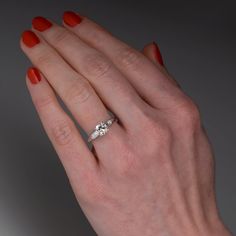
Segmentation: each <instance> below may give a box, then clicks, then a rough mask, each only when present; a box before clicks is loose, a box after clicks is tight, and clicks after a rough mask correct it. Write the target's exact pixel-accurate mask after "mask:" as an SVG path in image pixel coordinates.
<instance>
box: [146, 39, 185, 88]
mask: <svg viewBox="0 0 236 236" xmlns="http://www.w3.org/2000/svg"><path fill="white" fill-rule="evenodd" d="M142 52H143V54H144V55H145V56H146V57H147V58H148V59H149V60H150V61H152V62H153V63H154V64H156V65H161V66H163V68H164V70H165V73H166V74H167V78H168V79H170V82H171V83H173V84H174V85H175V86H178V87H179V88H180V85H179V83H178V82H177V81H176V80H175V79H174V78H172V77H170V76H168V71H167V70H166V67H165V66H164V62H163V58H162V55H161V52H160V49H159V47H158V45H157V44H156V43H155V42H153V43H150V44H147V45H146V46H145V47H144V48H143V51H142Z"/></svg>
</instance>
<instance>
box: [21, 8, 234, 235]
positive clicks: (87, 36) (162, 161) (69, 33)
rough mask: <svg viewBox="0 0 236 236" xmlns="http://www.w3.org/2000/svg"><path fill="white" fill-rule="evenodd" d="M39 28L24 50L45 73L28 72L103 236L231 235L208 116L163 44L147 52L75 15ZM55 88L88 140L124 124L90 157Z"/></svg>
mask: <svg viewBox="0 0 236 236" xmlns="http://www.w3.org/2000/svg"><path fill="white" fill-rule="evenodd" d="M33 31H34V33H33ZM33 31H26V32H24V33H23V35H22V40H21V47H22V49H23V51H24V52H25V54H26V55H27V56H28V57H29V59H30V60H31V61H32V63H33V64H34V66H35V67H37V68H38V69H39V70H40V71H41V73H42V74H41V73H39V72H38V70H37V69H35V68H31V69H29V71H28V76H27V78H29V80H28V79H27V85H28V88H29V91H30V93H31V96H32V99H33V102H34V105H35V107H36V109H37V111H38V113H39V116H40V118H41V121H42V123H43V125H44V128H45V130H46V132H47V134H48V136H49V138H50V140H51V141H52V143H53V145H54V147H55V149H56V151H57V153H58V155H59V157H60V160H61V161H62V163H63V165H64V168H65V170H66V173H67V175H68V177H69V180H70V183H71V185H72V188H73V190H74V192H75V195H76V197H77V199H78V201H79V203H80V206H81V207H82V209H83V211H84V212H85V214H86V216H87V217H88V220H89V221H90V223H91V224H92V226H93V227H94V230H95V231H96V232H97V234H98V235H101V236H134V235H135V236H139V235H142V236H146V235H147V236H154V235H155V236H156V235H160V236H172V235H174V236H178V235H181V236H183V235H188V236H195V235H204V236H205V235H206V236H208V235H214V236H218V235H219V236H223V235H230V233H229V232H228V231H227V229H226V228H225V226H224V225H223V223H222V222H221V220H220V218H219V214H218V211H217V207H216V201H215V193H214V173H213V169H214V168H213V166H214V163H213V155H212V150H211V147H210V145H209V142H208V139H207V137H206V134H205V132H204V130H203V128H202V125H201V120H200V115H199V110H198V108H197V106H196V105H195V104H194V102H193V101H192V100H191V99H190V98H189V97H188V96H187V95H185V94H184V92H183V91H182V90H181V89H180V87H179V86H178V85H177V83H176V82H175V81H174V80H173V79H172V78H171V77H170V75H169V74H168V73H167V71H166V70H165V68H164V66H163V62H162V59H161V56H160V53H159V51H158V48H157V47H156V46H155V45H150V46H149V47H146V48H145V50H144V54H142V53H140V52H138V51H136V50H135V49H132V48H130V47H129V46H128V45H126V44H125V43H123V42H121V41H119V40H118V39H116V38H115V37H113V36H112V35H111V34H110V33H108V32H106V31H105V30H104V29H102V28H101V27H100V26H98V25H97V24H95V23H94V22H92V21H90V20H89V19H87V18H85V17H83V18H81V17H80V16H79V15H77V14H75V13H72V12H66V13H65V14H64V26H63V27H62V26H59V25H57V24H55V23H52V22H49V21H48V20H46V19H44V18H41V17H37V18H35V19H34V20H33ZM158 62H159V63H158ZM54 91H55V92H56V93H57V94H58V95H59V96H60V97H61V99H62V100H63V101H64V103H65V104H66V106H67V107H68V108H69V110H70V111H71V113H72V115H73V117H74V118H75V120H76V121H77V122H78V123H79V124H80V126H81V127H82V128H83V129H84V130H85V132H87V134H89V133H90V132H91V131H92V130H93V129H94V128H95V126H96V124H98V123H99V122H101V121H103V120H106V119H108V118H109V117H110V115H109V113H108V112H107V111H108V110H110V111H111V112H112V113H114V114H115V115H116V117H118V119H119V122H118V123H116V122H115V123H114V124H113V125H112V126H111V127H110V130H109V131H108V133H107V134H106V135H104V136H103V137H100V138H98V139H96V140H94V141H93V144H94V149H93V151H90V149H89V148H88V146H87V144H86V142H84V140H83V139H82V137H81V135H80V133H79V131H78V129H77V128H76V126H75V124H74V122H73V121H72V119H71V118H70V117H69V116H68V115H67V114H66V113H65V112H64V110H63V109H62V108H61V106H60V105H59V103H58V101H57V99H56V96H55V93H54Z"/></svg>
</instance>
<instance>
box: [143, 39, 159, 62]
mask: <svg viewBox="0 0 236 236" xmlns="http://www.w3.org/2000/svg"><path fill="white" fill-rule="evenodd" d="M143 54H144V55H145V56H146V57H147V58H148V59H150V60H151V61H152V62H154V63H155V64H160V65H162V66H164V62H163V58H162V55H161V52H160V49H159V47H158V46H157V44H156V43H155V42H153V43H150V44H148V45H146V46H145V47H144V49H143Z"/></svg>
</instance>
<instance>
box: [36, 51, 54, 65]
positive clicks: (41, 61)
mask: <svg viewBox="0 0 236 236" xmlns="http://www.w3.org/2000/svg"><path fill="white" fill-rule="evenodd" d="M35 62H36V63H35V64H36V65H39V66H41V67H45V68H48V67H51V66H53V59H52V53H51V52H49V51H47V50H42V51H40V52H39V53H38V55H36V60H35Z"/></svg>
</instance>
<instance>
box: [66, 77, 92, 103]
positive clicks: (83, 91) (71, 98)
mask: <svg viewBox="0 0 236 236" xmlns="http://www.w3.org/2000/svg"><path fill="white" fill-rule="evenodd" d="M91 95H92V87H91V86H90V84H89V82H88V81H86V80H84V81H83V80H81V79H79V80H78V81H75V82H73V83H72V84H71V85H70V86H69V88H67V89H66V91H65V93H64V98H65V100H66V101H68V102H70V103H73V104H82V103H85V102H86V101H88V99H89V98H90V96H91Z"/></svg>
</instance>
